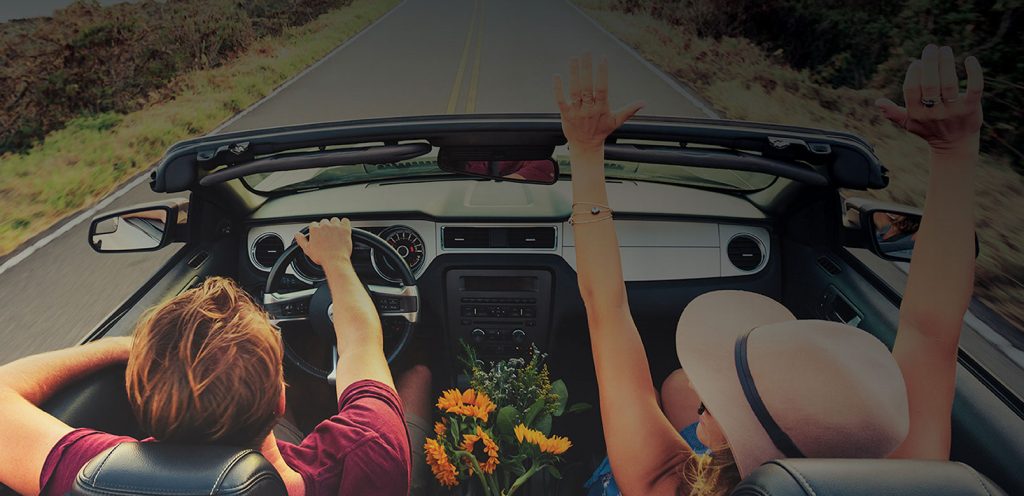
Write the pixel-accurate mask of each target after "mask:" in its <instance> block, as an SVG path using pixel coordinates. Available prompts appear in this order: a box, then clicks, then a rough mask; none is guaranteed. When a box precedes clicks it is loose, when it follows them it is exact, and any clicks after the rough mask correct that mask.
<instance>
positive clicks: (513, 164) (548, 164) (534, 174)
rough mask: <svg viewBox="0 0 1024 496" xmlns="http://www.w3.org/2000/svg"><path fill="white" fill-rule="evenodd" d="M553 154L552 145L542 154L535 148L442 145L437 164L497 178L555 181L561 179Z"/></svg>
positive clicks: (468, 173)
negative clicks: (461, 147) (459, 147)
mask: <svg viewBox="0 0 1024 496" xmlns="http://www.w3.org/2000/svg"><path fill="white" fill-rule="evenodd" d="M550 156H551V151H550V147H547V148H546V149H545V151H544V152H543V155H542V156H541V157H538V151H537V150H531V149H526V150H517V149H515V148H500V149H498V148H495V149H486V148H468V149H458V150H454V149H452V148H441V151H440V152H439V153H438V156H437V166H438V167H440V168H441V170H443V171H446V172H453V173H455V174H464V175H468V176H477V177H486V178H490V179H494V180H497V181H512V182H517V183H532V184H555V182H556V181H558V162H556V161H555V160H554V159H553V158H550Z"/></svg>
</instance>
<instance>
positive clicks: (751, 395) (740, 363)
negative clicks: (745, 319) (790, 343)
mask: <svg viewBox="0 0 1024 496" xmlns="http://www.w3.org/2000/svg"><path fill="white" fill-rule="evenodd" d="M752 332H754V329H751V330H749V331H747V333H746V334H743V335H742V336H740V337H738V338H736V373H737V374H738V375H739V378H740V386H742V387H743V395H744V396H746V397H747V404H749V405H750V409H751V410H753V411H754V416H755V417H757V421H758V422H760V423H761V427H762V428H764V431H765V432H766V433H767V434H768V437H769V438H770V439H771V440H772V443H773V444H774V445H775V447H776V448H778V450H779V451H781V452H782V454H783V455H786V458H806V457H805V456H804V454H803V453H802V452H801V451H800V448H797V447H796V443H794V442H793V440H792V439H790V437H789V435H787V434H786V432H785V431H783V430H782V428H781V427H779V424H778V423H776V422H775V419H774V418H772V415H771V414H770V413H768V407H766V406H765V404H764V401H762V400H761V395H760V394H758V392H757V386H755V385H754V376H753V375H751V374H750V364H749V363H748V362H747V338H749V337H750V333H752Z"/></svg>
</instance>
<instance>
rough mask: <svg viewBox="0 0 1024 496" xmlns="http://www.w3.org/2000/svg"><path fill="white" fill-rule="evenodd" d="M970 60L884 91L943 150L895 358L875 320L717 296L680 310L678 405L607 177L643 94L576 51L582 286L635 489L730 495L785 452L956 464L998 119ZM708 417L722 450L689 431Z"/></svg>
mask: <svg viewBox="0 0 1024 496" xmlns="http://www.w3.org/2000/svg"><path fill="white" fill-rule="evenodd" d="M965 65H966V69H967V75H968V81H967V91H966V93H960V92H959V83H958V81H957V76H956V70H955V65H954V58H953V52H952V50H950V49H949V47H943V48H942V49H939V48H938V47H936V46H934V45H929V46H928V47H926V48H925V49H924V52H923V53H922V57H921V60H916V61H914V62H913V63H912V64H911V65H910V68H909V69H908V71H907V76H906V80H905V82H904V97H905V100H906V104H907V107H906V108H901V107H898V106H897V105H896V104H894V103H893V102H891V101H888V100H884V101H879V102H878V105H879V107H880V109H881V111H882V112H883V114H884V115H885V116H886V117H887V118H888V119H889V120H891V121H893V122H894V123H896V124H897V125H898V126H900V127H902V128H904V129H906V130H907V131H909V132H911V133H913V134H915V135H917V136H919V137H921V138H922V139H924V140H925V141H927V142H928V144H929V145H930V147H931V161H930V168H931V174H930V177H929V186H928V202H927V203H926V206H925V215H924V219H925V220H924V222H923V223H922V224H921V227H920V231H919V232H918V233H917V247H916V250H915V252H914V256H913V261H912V263H911V271H910V279H909V281H908V283H907V288H906V294H905V295H904V298H903V302H902V305H901V307H900V323H899V330H898V334H897V337H896V343H895V346H894V349H893V350H892V353H891V354H890V353H889V352H888V350H887V349H886V348H885V346H884V345H883V344H882V343H881V342H879V341H878V340H877V339H875V338H874V337H872V336H871V335H869V334H868V333H866V332H864V331H862V330H860V329H856V328H853V327H849V326H846V325H843V324H839V323H835V322H827V321H816V320H796V319H795V317H794V316H793V314H792V313H790V312H789V311H788V310H787V309H786V308H785V307H783V306H782V305H781V304H779V303H777V302H775V301H774V300H772V299H770V298H767V297H765V296H761V295H757V294H753V293H747V292H742V291H717V292H712V293H708V294H705V295H703V296H700V297H698V298H696V299H695V300H694V301H692V302H691V303H690V304H689V305H688V306H687V307H686V309H685V310H684V312H683V314H682V316H681V317H680V319H679V324H678V328H677V334H676V340H677V343H676V344H677V352H678V356H679V359H680V363H681V364H682V365H683V370H684V371H685V372H677V373H674V374H673V375H672V376H670V377H669V379H667V380H666V381H665V383H664V384H663V386H662V396H663V398H664V410H662V408H661V407H659V404H658V398H657V393H656V391H655V388H654V384H653V382H652V380H651V376H650V372H649V367H648V363H647V358H646V355H645V353H644V349H643V343H642V342H641V340H640V335H639V333H638V332H637V329H636V325H635V323H634V322H633V319H632V316H631V314H630V309H629V302H628V299H627V295H626V288H625V283H624V281H623V275H622V263H621V260H620V256H619V250H618V246H619V245H618V240H617V237H616V234H615V229H614V225H613V223H612V217H613V212H612V210H611V208H610V206H609V202H608V194H607V191H606V189H605V177H604V141H605V138H606V137H607V136H608V135H609V134H611V133H612V132H613V131H614V130H615V129H616V128H618V127H619V126H621V125H622V124H623V123H624V122H625V121H626V120H627V119H629V118H630V117H632V116H633V115H634V114H636V112H638V111H639V110H640V109H641V108H642V104H639V103H634V104H632V105H630V106H628V107H626V108H625V109H623V110H620V111H618V112H612V111H611V110H610V109H609V108H608V83H607V81H608V69H607V64H606V62H605V61H601V62H600V63H599V64H598V66H597V74H596V81H595V77H594V75H593V73H592V63H591V60H590V57H589V56H584V57H583V59H582V61H580V60H578V59H573V60H572V61H571V62H570V72H569V76H570V79H569V99H568V100H566V98H565V94H564V91H563V87H562V81H561V79H560V78H558V77H556V79H555V97H556V100H557V102H558V106H559V111H560V113H561V118H562V130H563V132H564V134H565V136H566V138H567V139H568V144H569V150H570V162H571V167H572V178H573V181H572V188H573V201H574V203H573V213H572V217H571V223H572V225H573V229H574V235H575V237H576V241H577V243H576V258H577V272H578V277H579V286H580V293H581V295H582V297H583V300H584V303H585V305H586V310H587V320H588V325H589V328H590V334H591V346H592V348H593V353H594V364H595V368H596V372H597V380H598V387H599V391H600V393H601V397H600V399H601V415H602V424H603V426H604V434H605V440H606V442H607V445H608V457H609V460H610V465H611V469H612V470H613V471H614V473H615V479H616V481H617V483H618V486H619V487H620V488H621V489H622V491H623V492H624V493H626V494H693V495H698V494H699V495H705V494H708V495H710V494H714V495H718V494H727V493H728V492H729V491H730V490H731V488H732V487H734V486H735V485H736V484H737V483H738V482H739V481H740V479H741V478H742V477H745V476H746V475H747V474H749V473H750V472H751V471H752V470H754V469H756V468H757V467H758V466H759V465H761V464H762V463H764V462H766V461H769V460H772V459H777V458H785V457H816V458H817V457H836V458H844V457H845V458H875V457H886V456H890V457H899V458H927V459H948V457H949V449H950V431H951V424H950V422H951V420H950V417H951V411H952V403H953V394H954V386H955V379H956V355H957V347H958V341H959V335H960V327H961V325H962V321H963V316H964V313H965V312H966V310H967V305H968V303H969V301H970V297H971V291H972V289H973V274H974V255H975V253H974V250H975V245H974V220H973V219H974V217H973V215H974V193H973V191H974V180H973V178H974V168H975V166H976V163H977V158H978V140H979V129H980V126H981V120H982V117H981V95H982V73H981V67H980V65H979V64H978V61H977V59H975V58H974V57H968V58H967V59H966V61H965ZM694 422H696V426H695V434H696V437H697V438H698V440H699V444H701V445H703V446H707V447H709V448H710V455H708V456H699V455H697V454H696V451H699V450H695V449H694V447H691V444H690V443H688V442H687V441H686V440H684V438H683V437H681V436H680V435H679V433H678V432H679V429H680V428H682V427H684V426H687V425H691V424H693V423H694ZM690 430H691V433H692V431H693V430H694V427H690ZM693 444H698V443H696V442H694V443H693ZM703 446H701V447H700V448H702V447H703ZM605 482H610V481H605ZM601 489H602V487H601V486H599V485H595V486H592V491H593V492H592V494H594V493H597V494H601Z"/></svg>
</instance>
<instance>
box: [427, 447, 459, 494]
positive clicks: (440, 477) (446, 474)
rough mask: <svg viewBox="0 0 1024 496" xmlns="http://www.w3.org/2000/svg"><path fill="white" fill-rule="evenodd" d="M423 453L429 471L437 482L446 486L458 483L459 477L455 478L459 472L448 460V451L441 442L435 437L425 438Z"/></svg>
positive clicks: (453, 485)
mask: <svg viewBox="0 0 1024 496" xmlns="http://www.w3.org/2000/svg"><path fill="white" fill-rule="evenodd" d="M423 453H424V454H425V455H426V458H427V465H430V471H431V472H433V473H434V478H436V479H437V482H440V483H441V485H442V486H446V487H455V486H457V485H459V479H458V478H456V476H458V475H459V472H458V471H457V470H456V469H455V465H452V463H451V462H450V461H448V451H446V450H445V449H444V446H442V445H441V443H439V442H438V441H437V440H436V439H427V442H426V444H424V445H423Z"/></svg>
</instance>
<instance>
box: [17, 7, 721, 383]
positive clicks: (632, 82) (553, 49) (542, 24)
mask: <svg viewBox="0 0 1024 496" xmlns="http://www.w3.org/2000/svg"><path fill="white" fill-rule="evenodd" d="M584 51H591V52H593V53H595V54H603V55H605V56H607V57H608V60H609V65H610V86H611V88H612V90H611V103H612V106H613V107H617V106H621V105H624V104H627V103H629V102H631V101H633V100H636V99H643V100H645V101H646V102H647V107H646V109H645V111H644V113H649V114H659V115H673V116H692V117H707V114H706V113H705V111H704V110H703V109H701V108H699V107H698V106H695V104H694V102H695V100H693V99H692V97H690V96H688V95H686V94H684V93H683V92H682V91H681V89H680V88H678V87H677V86H674V85H673V84H672V83H671V82H670V79H669V78H667V77H666V76H664V75H663V74H661V73H659V72H656V71H655V70H653V68H652V67H651V66H649V65H647V64H646V63H644V62H643V61H642V60H640V59H639V58H638V57H636V56H635V55H633V54H632V53H631V52H630V51H629V50H627V49H626V48H625V47H624V46H623V45H621V44H620V43H619V42H617V41H616V40H614V39H613V38H611V37H610V36H609V35H608V34H606V33H605V32H603V31H602V30H600V29H599V28H597V27H596V26H595V25H594V24H593V23H592V22H591V21H590V20H589V19H588V18H586V17H584V16H583V15H582V14H581V13H580V12H579V11H577V10H576V9H575V8H574V7H572V6H571V5H569V4H568V3H565V2H562V1H553V0H449V1H444V2H437V1H431V0H407V1H406V2H405V3H403V4H401V5H399V6H398V7H396V8H395V9H394V10H393V11H391V13H389V14H388V15H387V16H386V17H384V18H383V19H382V20H381V21H380V22H378V23H377V24H375V25H373V26H372V27H370V28H369V29H368V30H366V31H364V32H363V33H362V34H361V35H359V36H358V37H357V38H355V39H354V40H352V41H351V42H350V43H348V44H347V45H343V46H342V47H341V48H340V49H339V50H336V51H335V52H333V53H332V54H331V55H330V56H328V57H326V58H325V59H323V60H322V61H321V62H320V63H319V64H318V65H316V66H314V67H313V68H311V69H310V70H308V71H307V72H305V73H304V74H302V75H301V76H300V77H298V78H297V79H295V80H293V81H292V82H291V83H290V84H287V85H286V86H284V87H282V88H281V89H280V90H279V91H278V92H276V93H274V94H272V95H271V96H270V97H269V98H267V99H265V100H263V101H262V102H260V103H258V104H257V105H255V106H254V107H252V108H250V109H248V110H246V111H245V112H243V113H242V114H240V115H239V116H236V119H235V120H233V121H230V122H229V123H228V125H227V126H225V127H224V128H223V129H222V131H236V130H243V129H254V128H262V127H270V126H278V125H286V124H298V123H306V122H317V121H334V120H347V119H360V118H369V117H386V116H402V115H427V114H444V113H490V112H552V111H556V108H555V105H554V103H553V96H552V90H551V84H552V83H551V80H552V74H554V73H556V72H559V71H562V72H564V71H565V70H566V68H565V65H566V62H567V60H568V58H569V57H570V56H572V55H577V54H579V53H582V52H584ZM163 198H164V196H163V195H156V194H154V193H152V192H151V191H150V190H149V187H148V185H147V184H146V183H145V182H142V183H141V184H139V185H138V186H136V187H134V188H131V189H130V190H128V191H127V192H126V193H125V194H123V196H121V197H119V198H117V199H115V200H114V201H112V202H111V203H110V205H109V206H107V207H106V208H104V209H102V210H101V211H106V210H109V209H113V208H118V207H124V206H130V205H133V204H136V203H141V202H147V201H153V200H156V199H163ZM87 230H88V222H83V223H81V224H78V225H75V226H74V227H71V228H70V229H67V232H66V233H64V234H62V235H60V236H56V237H55V238H54V239H53V240H52V241H51V242H49V243H48V244H46V245H45V246H41V247H39V248H38V249H36V250H35V251H34V252H33V253H32V254H31V255H29V256H27V257H25V258H24V259H23V260H22V261H20V262H19V263H17V264H16V265H13V266H11V267H9V268H8V269H7V270H6V271H4V272H2V273H0V302H2V305H3V311H2V318H0V343H3V344H2V346H0V363H6V362H8V361H10V360H13V359H15V358H18V357H21V356H24V355H28V354H31V353H37V352H41V351H46V350H52V349H57V348H60V347H65V346H71V345H74V344H77V343H78V342H79V341H80V340H81V339H82V337H83V336H84V335H86V334H87V333H88V332H89V331H91V330H92V329H93V328H94V327H95V326H96V325H97V324H98V323H99V322H101V321H102V319H103V318H104V317H105V316H106V315H107V314H108V313H109V312H110V311H112V310H113V309H114V308H115V307H116V306H117V305H118V304H119V303H120V302H122V301H124V299H125V298H127V297H128V296H129V295H131V293H132V292H133V291H134V290H135V289H136V288H138V287H139V286H140V285H141V284H142V283H143V282H144V281H146V280H147V279H148V278H149V277H150V276H151V275H152V274H153V273H154V272H155V271H156V270H157V269H158V268H159V267H160V266H161V265H162V264H163V263H164V262H165V261H166V260H167V259H168V258H169V257H170V256H171V255H172V254H173V252H174V250H175V247H174V246H171V247H167V248H164V249H163V250H161V251H158V252H151V253H142V254H120V255H118V254H104V255H101V254H97V253H94V252H93V251H92V250H91V249H90V248H89V247H88V245H87V244H86V235H87Z"/></svg>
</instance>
